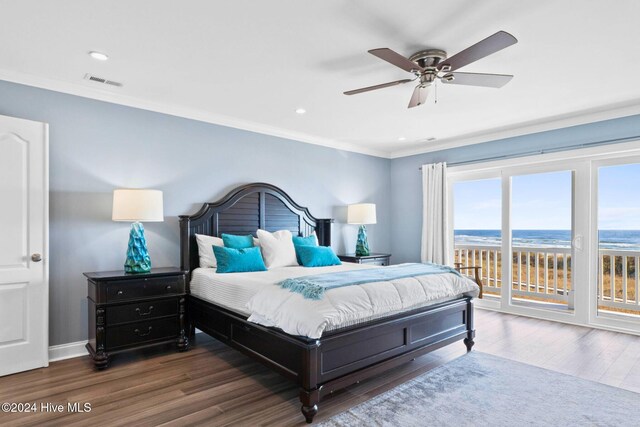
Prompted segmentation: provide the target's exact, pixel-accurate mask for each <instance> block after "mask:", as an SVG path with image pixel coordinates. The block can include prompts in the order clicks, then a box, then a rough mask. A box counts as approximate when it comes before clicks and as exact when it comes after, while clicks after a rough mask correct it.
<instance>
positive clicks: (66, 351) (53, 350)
mask: <svg viewBox="0 0 640 427" xmlns="http://www.w3.org/2000/svg"><path fill="white" fill-rule="evenodd" d="M85 345H87V341H78V342H70V343H67V344H60V345H52V346H51V347H49V362H56V361H58V360H64V359H71V358H72V357H80V356H86V355H87V354H89V352H87V349H86V348H85V347H84V346H85Z"/></svg>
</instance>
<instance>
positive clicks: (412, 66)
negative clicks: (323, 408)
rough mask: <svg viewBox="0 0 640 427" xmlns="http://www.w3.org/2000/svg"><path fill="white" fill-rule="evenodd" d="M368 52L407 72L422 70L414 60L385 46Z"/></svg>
mask: <svg viewBox="0 0 640 427" xmlns="http://www.w3.org/2000/svg"><path fill="white" fill-rule="evenodd" d="M369 53H370V54H372V55H373V56H377V57H378V58H380V59H382V60H384V61H387V62H388V63H390V64H393V65H395V66H396V67H400V68H402V69H403V70H405V71H408V72H412V71H424V69H423V68H422V67H421V66H419V65H418V64H416V63H415V62H413V61H409V60H408V59H407V58H405V57H404V56H402V55H400V54H399V53H398V52H394V51H393V50H391V49H388V48H386V47H383V48H380V49H371V50H370V51H369Z"/></svg>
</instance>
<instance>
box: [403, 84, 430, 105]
mask: <svg viewBox="0 0 640 427" xmlns="http://www.w3.org/2000/svg"><path fill="white" fill-rule="evenodd" d="M429 87H430V86H421V85H418V86H416V88H415V89H414V90H413V95H411V100H410V101H409V106H408V107H407V108H413V107H417V106H418V105H422V104H424V103H425V102H427V95H429Z"/></svg>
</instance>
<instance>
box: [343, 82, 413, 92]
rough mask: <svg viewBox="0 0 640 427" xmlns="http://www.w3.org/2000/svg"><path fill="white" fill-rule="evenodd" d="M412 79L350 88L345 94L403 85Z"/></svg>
mask: <svg viewBox="0 0 640 427" xmlns="http://www.w3.org/2000/svg"><path fill="white" fill-rule="evenodd" d="M410 81H412V80H411V79H404V80H396V81H395V82H389V83H382V84H379V85H375V86H368V87H363V88H360V89H354V90H348V91H346V92H344V94H345V95H356V94H358V93H362V92H369V91H370V90H377V89H383V88H385V87H390V86H397V85H401V84H404V83H409V82H410Z"/></svg>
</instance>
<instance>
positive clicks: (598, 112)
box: [390, 100, 640, 159]
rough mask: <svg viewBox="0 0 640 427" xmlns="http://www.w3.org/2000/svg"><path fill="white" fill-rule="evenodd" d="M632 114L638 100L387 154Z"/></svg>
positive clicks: (404, 153)
mask: <svg viewBox="0 0 640 427" xmlns="http://www.w3.org/2000/svg"><path fill="white" fill-rule="evenodd" d="M636 114H640V100H633V101H628V102H624V103H619V104H613V105H608V106H604V107H600V108H598V109H590V110H585V111H582V112H579V113H572V114H566V115H563V116H559V117H553V118H552V117H547V118H544V119H540V120H535V121H531V122H525V123H519V124H516V125H513V126H507V127H503V128H499V129H494V130H492V131H488V132H479V133H472V134H468V135H462V136H457V137H452V138H446V139H442V140H440V141H437V142H434V143H429V146H428V147H417V148H416V147H414V148H409V149H404V150H395V151H393V152H391V155H390V158H392V159H397V158H400V157H409V156H415V155H418V154H426V153H432V152H435V151H442V150H449V149H451V148H457V147H463V146H465V145H473V144H480V143H483V142H489V141H496V140H499V139H506V138H513V137H516V136H523V135H529V134H533V133H539V132H545V131H550V130H556V129H562V128H567V127H571V126H578V125H584V124H588V123H594V122H601V121H604V120H611V119H619V118H622V117H628V116H633V115H636Z"/></svg>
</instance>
